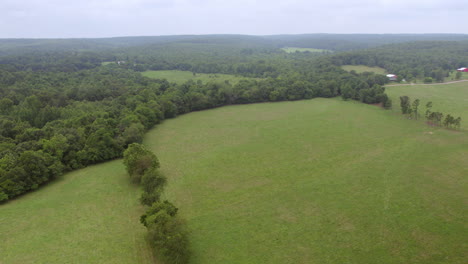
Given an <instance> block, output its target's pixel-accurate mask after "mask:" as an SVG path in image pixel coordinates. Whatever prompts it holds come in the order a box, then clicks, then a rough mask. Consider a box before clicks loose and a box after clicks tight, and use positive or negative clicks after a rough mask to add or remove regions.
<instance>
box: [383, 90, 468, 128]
mask: <svg viewBox="0 0 468 264" xmlns="http://www.w3.org/2000/svg"><path fill="white" fill-rule="evenodd" d="M386 92H387V94H388V96H389V97H390V98H391V99H392V101H393V109H394V111H395V112H399V111H400V96H403V95H407V96H409V97H410V98H411V100H414V99H417V98H419V99H420V100H421V103H420V107H421V108H420V112H421V114H422V115H423V116H424V113H425V112H426V103H427V102H429V101H432V105H433V106H432V111H440V112H442V113H444V114H451V115H452V116H455V117H458V116H461V118H462V128H464V129H468V82H462V83H453V84H443V85H440V84H439V85H413V86H411V85H408V86H391V87H387V88H386Z"/></svg>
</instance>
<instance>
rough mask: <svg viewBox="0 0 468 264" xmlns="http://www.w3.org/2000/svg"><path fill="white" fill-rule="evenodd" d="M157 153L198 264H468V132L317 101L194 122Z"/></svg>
mask: <svg viewBox="0 0 468 264" xmlns="http://www.w3.org/2000/svg"><path fill="white" fill-rule="evenodd" d="M429 130H430V131H434V133H433V134H429V133H426V132H427V131H429ZM145 142H146V143H147V144H148V145H149V146H150V147H151V148H152V149H153V150H154V151H155V152H156V154H157V155H158V157H159V158H160V161H161V164H162V170H163V172H164V173H165V174H166V175H167V176H168V177H169V186H168V188H167V191H166V193H168V195H169V198H170V199H171V200H173V201H174V203H175V204H177V205H178V206H180V208H181V214H182V216H183V217H184V218H185V219H187V220H188V224H189V226H190V228H191V229H192V230H193V231H192V237H191V239H192V243H193V244H192V246H193V251H194V257H193V263H195V264H197V263H200V264H201V263H281V264H284V263H308V264H310V263H321V264H322V263H358V264H363V263H451V264H454V263H466V259H467V257H468V255H467V254H466V252H468V248H467V246H466V245H467V239H466V221H467V215H468V214H467V213H468V211H467V208H466V201H467V195H466V193H467V181H466V175H468V169H467V167H466V164H468V155H467V149H468V135H467V134H466V132H454V131H449V130H444V129H435V130H434V129H433V128H429V127H427V126H424V125H421V124H420V123H418V122H413V121H412V120H405V119H403V118H401V116H400V115H396V114H392V112H388V111H384V110H381V109H379V108H377V107H374V106H370V105H364V104H359V103H355V102H342V101H339V100H331V99H314V100H309V101H298V102H283V103H264V104H253V105H243V106H229V107H223V108H219V109H214V110H209V111H202V112H195V113H191V114H187V115H184V116H181V117H179V118H177V119H174V120H168V121H166V122H165V123H164V124H162V125H161V126H158V127H157V128H156V129H154V130H152V131H151V132H150V133H149V134H147V137H146V140H145Z"/></svg>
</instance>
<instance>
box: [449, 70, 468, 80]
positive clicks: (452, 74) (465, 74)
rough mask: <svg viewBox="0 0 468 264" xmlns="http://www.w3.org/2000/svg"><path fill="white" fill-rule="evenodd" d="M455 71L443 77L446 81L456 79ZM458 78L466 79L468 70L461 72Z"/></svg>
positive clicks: (467, 78)
mask: <svg viewBox="0 0 468 264" xmlns="http://www.w3.org/2000/svg"><path fill="white" fill-rule="evenodd" d="M456 76H457V71H453V72H451V73H450V74H449V76H448V77H446V78H445V81H446V82H450V81H456V80H457V79H456ZM459 80H468V72H462V73H461V77H460V79H459Z"/></svg>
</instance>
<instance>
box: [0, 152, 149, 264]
mask: <svg viewBox="0 0 468 264" xmlns="http://www.w3.org/2000/svg"><path fill="white" fill-rule="evenodd" d="M139 193H140V192H139V190H138V189H137V187H135V186H132V185H131V184H129V181H128V178H127V175H126V174H125V170H124V169H123V165H122V162H121V161H120V160H119V161H112V162H107V163H103V164H101V165H97V166H91V167H88V168H86V169H82V170H78V171H75V172H72V173H69V174H67V175H65V176H64V177H63V178H62V179H60V180H58V181H55V182H53V183H51V184H50V185H49V186H46V187H43V188H41V189H40V190H38V191H36V192H33V193H29V194H27V195H25V196H22V197H20V198H18V199H16V200H14V201H11V202H9V203H7V204H5V205H2V206H0V238H1V239H0V240H1V246H0V263H5V264H15V263H18V264H19V263H21V264H27V263H100V264H101V263H112V264H117V263H122V264H123V263H128V264H134V263H154V262H153V260H152V256H151V253H150V249H149V248H148V246H147V243H146V242H145V240H144V235H145V233H146V231H145V228H144V227H143V226H142V225H141V224H140V223H139V216H140V215H141V213H142V208H141V207H140V206H139V203H138V196H139Z"/></svg>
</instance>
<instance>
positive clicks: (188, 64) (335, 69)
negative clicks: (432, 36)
mask: <svg viewBox="0 0 468 264" xmlns="http://www.w3.org/2000/svg"><path fill="white" fill-rule="evenodd" d="M462 36H463V35H462ZM458 37H460V36H458ZM173 38H174V39H176V41H174V39H172V38H171V37H166V38H162V39H160V40H159V41H160V42H159V43H156V44H155V43H152V42H151V41H150V40H151V39H152V38H151V37H147V38H146V37H141V38H135V39H132V38H122V39H120V40H119V41H121V42H123V44H122V43H120V44H119V41H117V44H114V45H110V44H109V43H112V40H111V39H104V40H99V41H97V42H99V43H100V44H99V45H98V47H97V48H96V47H95V48H93V50H92V51H91V50H86V49H85V50H84V51H83V50H82V49H81V48H80V47H81V46H79V45H78V46H79V47H78V48H76V47H75V46H74V45H75V44H73V45H72V44H70V43H74V42H73V41H71V40H70V41H69V42H67V43H68V44H67V45H71V46H72V47H73V48H70V47H64V48H60V49H57V51H53V47H54V46H53V45H52V46H51V47H52V48H51V47H49V46H48V45H46V44H44V43H41V42H40V41H36V42H33V41H32V42H33V44H34V45H36V44H37V43H39V44H37V45H39V48H37V47H36V46H34V45H33V46H34V47H35V48H26V50H25V51H24V52H23V53H21V54H16V53H14V52H11V50H12V46H11V45H6V44H5V43H7V42H8V41H5V40H2V41H0V43H1V44H2V45H3V46H2V45H0V54H3V56H0V201H6V200H9V199H12V198H14V197H16V196H18V195H20V194H22V193H25V192H27V191H30V190H34V189H36V188H38V187H39V186H40V185H42V184H44V183H46V182H48V181H50V180H53V179H55V178H57V177H59V176H60V175H61V174H63V173H64V172H66V171H69V170H73V169H77V168H81V167H83V166H87V165H89V164H94V163H98V162H102V161H106V160H110V159H114V158H118V157H122V153H123V151H124V150H125V149H126V147H127V146H128V145H129V144H131V143H135V142H141V140H142V137H143V134H144V133H145V131H147V130H148V129H150V128H151V127H153V126H154V125H156V124H158V123H160V122H161V121H163V120H164V119H166V118H172V117H175V116H177V115H181V114H184V113H187V112H191V111H198V110H203V109H209V108H214V107H219V106H223V105H229V104H245V103H255V102H274V101H285V100H300V99H310V98H315V97H336V96H341V97H342V98H343V99H354V100H359V101H361V102H364V103H373V104H374V103H381V104H383V105H384V106H385V107H391V101H390V100H389V99H388V97H387V95H386V94H385V90H384V88H383V87H382V86H383V85H384V84H385V83H387V82H388V80H387V78H386V77H385V76H384V75H379V74H374V73H362V74H357V73H354V72H351V73H348V72H346V71H344V70H342V69H341V68H340V67H339V66H340V65H341V64H343V63H346V62H348V61H347V60H352V59H353V58H362V57H363V56H364V55H365V54H368V53H371V52H375V51H374V50H370V51H362V52H360V51H357V52H350V53H344V54H339V53H337V54H333V55H326V54H316V53H299V52H298V53H292V54H287V53H285V52H284V51H282V50H280V49H279V48H277V47H275V45H276V44H275V45H272V44H271V42H269V41H266V40H265V39H268V38H260V39H259V37H249V38H246V37H243V36H224V37H223V36H219V35H215V36H209V37H205V38H204V37H202V36H198V37H189V36H178V37H173ZM281 39H282V41H283V42H284V41H285V40H284V39H283V37H281ZM17 41H20V40H17ZM23 41H24V42H27V41H25V40H23ZM171 41H172V42H171ZM288 41H296V40H294V38H292V39H291V40H288ZM11 42H12V43H16V42H15V41H13V40H12V41H11ZM20 42H21V41H20ZM59 42H60V41H59ZM54 43H55V42H54ZM80 43H81V42H80ZM135 43H138V45H136V44H135ZM421 43H422V44H420V45H422V46H421V47H422V48H421V50H426V52H427V53H431V51H432V49H424V46H425V45H428V44H427V43H425V42H421ZM55 44H56V43H55ZM55 44H54V45H55ZM25 45H26V44H25ZM31 45H32V44H31ZM394 45H396V46H395V50H398V45H409V47H412V45H413V46H416V47H417V45H418V43H417V42H416V43H411V44H394ZM434 45H436V46H435V47H434V49H442V48H443V49H446V50H448V51H449V52H440V53H434V52H432V53H433V54H432V55H431V56H432V57H430V60H431V65H432V66H431V67H432V68H433V67H439V68H442V69H446V68H448V66H447V65H446V64H445V60H443V59H438V58H439V57H437V56H440V57H443V58H445V57H447V58H451V60H450V63H452V64H453V63H458V64H460V63H462V62H463V60H464V58H465V57H463V56H454V54H455V53H453V52H451V51H453V50H463V48H464V47H465V46H464V45H466V42H437V44H434ZM5 46H6V48H5ZM45 47H49V48H47V49H46V48H45ZM403 47H404V46H403ZM18 49H21V46H20V47H19V48H18ZM385 49H387V48H385ZM415 49H416V50H418V49H417V48H415ZM4 51H8V52H4ZM406 51H407V52H408V53H412V52H413V51H412V50H411V49H407V50H406ZM2 52H3V53H2ZM15 52H17V50H16V51H15ZM366 52H368V53H366ZM363 54H364V55H363ZM415 54H416V55H414V56H403V55H401V56H396V57H395V58H398V60H400V61H402V63H403V64H405V63H406V64H405V65H411V63H413V58H420V57H424V56H423V55H422V54H425V53H417V52H416V53H415ZM415 56H416V57H415ZM450 56H452V57H450ZM405 57H406V58H408V59H407V60H405ZM385 58H386V57H385V56H383V59H384V61H385V62H386V63H390V66H388V65H387V64H386V67H391V63H396V62H395V60H396V59H395V58H394V59H392V58H389V59H388V61H389V62H387V60H386V59H385ZM398 60H397V61H398ZM421 61H422V62H424V61H425V58H421ZM102 62H108V64H107V65H101V63H102ZM117 62H121V63H117ZM353 62H354V63H367V61H357V59H355V61H353ZM351 64H352V63H351ZM452 64H450V65H452ZM368 65H369V64H368ZM375 65H378V64H375ZM432 68H431V69H432ZM162 69H165V70H175V69H177V70H186V71H192V72H193V73H194V74H196V73H227V74H234V75H239V76H246V77H256V78H257V79H251V80H242V81H239V82H238V83H236V84H232V83H229V82H207V83H202V82H194V81H189V82H186V83H184V84H175V83H169V82H168V81H167V80H154V79H150V78H146V77H143V76H142V75H141V74H140V72H142V71H145V70H162ZM424 74H425V73H424Z"/></svg>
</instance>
